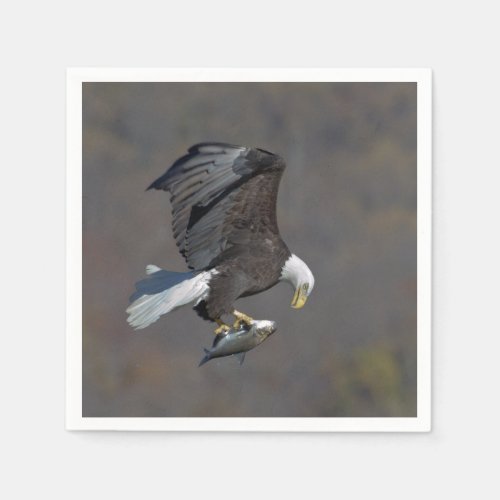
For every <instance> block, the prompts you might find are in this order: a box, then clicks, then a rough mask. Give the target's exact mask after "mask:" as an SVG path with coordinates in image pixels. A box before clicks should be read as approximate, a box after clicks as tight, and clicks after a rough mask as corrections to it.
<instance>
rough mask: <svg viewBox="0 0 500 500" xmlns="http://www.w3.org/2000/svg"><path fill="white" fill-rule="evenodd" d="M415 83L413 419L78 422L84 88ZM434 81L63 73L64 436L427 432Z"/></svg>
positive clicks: (182, 72)
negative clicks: (177, 84)
mask: <svg viewBox="0 0 500 500" xmlns="http://www.w3.org/2000/svg"><path fill="white" fill-rule="evenodd" d="M88 81H92V82H111V81H114V82H121V81H128V82H170V81H175V82H219V81H221V82H222V81H232V82H246V81H248V82H261V81H262V82H264V81H266V82H272V81H275V82H292V81H293V82H306V81H316V82H417V84H418V87H417V89H418V124H417V140H418V222H417V236H418V326H417V336H418V349H417V352H418V360H417V370H418V373H417V385H418V390H417V409H418V414H417V417H414V418H207V417H205V418H111V417H110V418H90V417H88V418H83V417H82V416H81V415H82V82H88ZM431 87H432V74H431V70H430V69H422V68H418V69H351V68H342V69H340V68H339V69H330V68H317V69H312V68H311V69H302V68H280V69H264V68H233V69H229V68H170V69H160V68H148V69H145V68H71V69H68V71H67V152H66V161H67V179H66V189H67V210H66V217H67V219H66V234H67V236H66V249H67V254H66V290H67V294H66V296H67V305H66V428H67V429H68V430H133V431H269V432H274V431H285V432H290V431H298V432H332V431H336V432H428V431H430V430H431V284H432V282H431V271H432V269H431V234H432V219H431V217H432V169H431V165H432V88H431Z"/></svg>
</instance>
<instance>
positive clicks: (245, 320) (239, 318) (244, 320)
mask: <svg viewBox="0 0 500 500" xmlns="http://www.w3.org/2000/svg"><path fill="white" fill-rule="evenodd" d="M233 316H234V317H235V318H236V321H235V322H234V324H233V328H234V329H235V330H238V329H239V328H240V327H241V325H242V324H245V325H246V326H252V323H253V318H251V317H250V316H247V315H246V314H244V313H242V312H239V311H237V310H236V309H235V310H234V311H233Z"/></svg>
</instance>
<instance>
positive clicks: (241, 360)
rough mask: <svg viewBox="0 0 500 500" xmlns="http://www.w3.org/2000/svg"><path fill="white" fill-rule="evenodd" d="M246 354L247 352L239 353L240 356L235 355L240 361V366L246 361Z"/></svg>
mask: <svg viewBox="0 0 500 500" xmlns="http://www.w3.org/2000/svg"><path fill="white" fill-rule="evenodd" d="M245 354H246V352H239V353H238V354H235V356H236V357H237V358H238V361H239V362H240V366H241V365H242V364H243V361H245Z"/></svg>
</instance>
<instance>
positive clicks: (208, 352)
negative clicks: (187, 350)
mask: <svg viewBox="0 0 500 500" xmlns="http://www.w3.org/2000/svg"><path fill="white" fill-rule="evenodd" d="M203 350H204V351H205V356H204V357H203V358H202V359H201V361H200V363H199V364H198V366H201V365H204V364H205V363H206V362H207V361H210V351H209V350H208V349H205V348H203Z"/></svg>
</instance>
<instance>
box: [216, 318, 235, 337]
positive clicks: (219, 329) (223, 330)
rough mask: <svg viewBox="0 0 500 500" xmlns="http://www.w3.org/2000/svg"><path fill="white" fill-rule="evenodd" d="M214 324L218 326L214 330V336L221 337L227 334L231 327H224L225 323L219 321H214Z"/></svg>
mask: <svg viewBox="0 0 500 500" xmlns="http://www.w3.org/2000/svg"><path fill="white" fill-rule="evenodd" d="M215 322H216V323H217V324H218V325H219V326H218V327H217V328H216V329H215V330H214V333H215V335H221V334H223V333H227V332H228V331H229V330H231V327H230V326H229V325H226V323H224V322H222V321H221V320H220V319H216V320H215Z"/></svg>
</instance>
